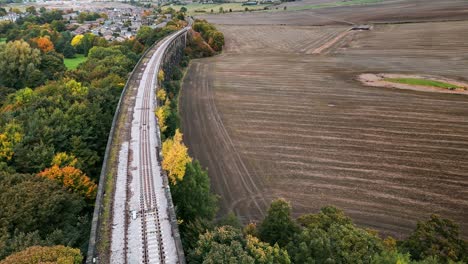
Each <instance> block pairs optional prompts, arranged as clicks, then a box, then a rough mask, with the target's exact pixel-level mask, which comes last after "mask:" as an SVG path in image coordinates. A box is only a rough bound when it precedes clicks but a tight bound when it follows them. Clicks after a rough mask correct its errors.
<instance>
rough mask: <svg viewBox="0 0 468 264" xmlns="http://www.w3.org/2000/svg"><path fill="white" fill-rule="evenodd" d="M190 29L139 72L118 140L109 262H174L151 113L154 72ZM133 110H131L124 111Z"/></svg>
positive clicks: (161, 48) (163, 47) (161, 45)
mask: <svg viewBox="0 0 468 264" xmlns="http://www.w3.org/2000/svg"><path fill="white" fill-rule="evenodd" d="M188 29H189V27H187V28H184V29H182V30H180V31H179V32H177V33H175V34H173V35H171V36H169V37H167V38H166V39H164V40H162V41H161V43H159V44H158V46H157V47H155V48H156V51H154V53H153V55H152V56H151V58H150V59H149V61H147V62H146V63H145V64H144V67H142V69H141V71H139V72H138V71H137V72H135V73H134V74H138V78H139V84H138V90H137V94H136V98H135V105H134V107H133V116H132V119H131V120H128V121H127V124H126V125H127V126H131V132H130V138H129V139H128V140H127V141H124V142H122V144H121V146H120V150H119V156H118V160H119V164H118V171H117V175H116V185H115V196H114V201H113V210H112V235H111V237H112V239H111V252H110V263H179V262H180V261H179V259H178V255H177V250H176V242H175V239H174V236H173V230H172V227H171V222H170V219H169V214H168V208H169V206H171V205H170V204H169V202H168V200H167V197H166V192H167V191H168V190H167V189H168V188H169V187H168V185H167V181H164V180H163V177H162V174H161V166H160V164H159V162H158V149H159V143H158V142H159V140H158V138H159V135H158V133H159V129H158V127H157V122H156V117H155V115H154V110H155V108H156V101H155V91H156V89H157V73H158V71H159V68H160V66H161V63H162V60H163V56H164V52H165V51H166V49H167V48H168V47H169V45H170V44H171V43H172V41H173V40H174V39H176V38H177V37H178V36H180V35H181V34H183V33H185V32H186V31H187V30H188ZM129 110H132V109H129Z"/></svg>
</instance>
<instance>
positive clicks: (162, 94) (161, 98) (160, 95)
mask: <svg viewBox="0 0 468 264" xmlns="http://www.w3.org/2000/svg"><path fill="white" fill-rule="evenodd" d="M166 96H167V93H166V91H165V90H164V89H158V92H157V93H156V98H158V100H159V102H164V101H166Z"/></svg>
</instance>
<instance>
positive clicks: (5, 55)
mask: <svg viewBox="0 0 468 264" xmlns="http://www.w3.org/2000/svg"><path fill="white" fill-rule="evenodd" d="M40 62H41V57H40V52H39V50H37V49H32V48H31V46H29V44H28V43H27V42H25V41H23V40H19V41H11V42H8V43H6V44H0V84H3V85H4V86H7V87H12V88H16V89H21V88H24V87H25V86H26V84H27V83H28V80H29V79H30V78H31V76H32V75H34V74H36V73H35V72H37V71H38V70H37V67H38V66H39V64H40ZM39 74H40V72H39Z"/></svg>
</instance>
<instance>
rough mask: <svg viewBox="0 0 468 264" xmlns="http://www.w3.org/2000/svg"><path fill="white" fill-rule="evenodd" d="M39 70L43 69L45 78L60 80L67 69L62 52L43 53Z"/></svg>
mask: <svg viewBox="0 0 468 264" xmlns="http://www.w3.org/2000/svg"><path fill="white" fill-rule="evenodd" d="M39 70H41V72H42V74H43V76H44V78H45V79H47V80H58V79H60V78H61V77H62V76H63V75H64V73H65V71H66V70H67V69H66V67H65V64H64V63H63V56H62V54H59V53H57V52H55V51H49V52H47V53H43V54H42V56H41V64H40V65H39Z"/></svg>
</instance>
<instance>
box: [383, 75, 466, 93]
mask: <svg viewBox="0 0 468 264" xmlns="http://www.w3.org/2000/svg"><path fill="white" fill-rule="evenodd" d="M384 81H387V82H393V83H402V84H409V85H420V86H430V87H437V88H445V89H449V90H455V89H461V88H463V87H460V86H458V85H454V84H450V83H446V82H440V81H434V80H427V79H417V78H385V79H384Z"/></svg>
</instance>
